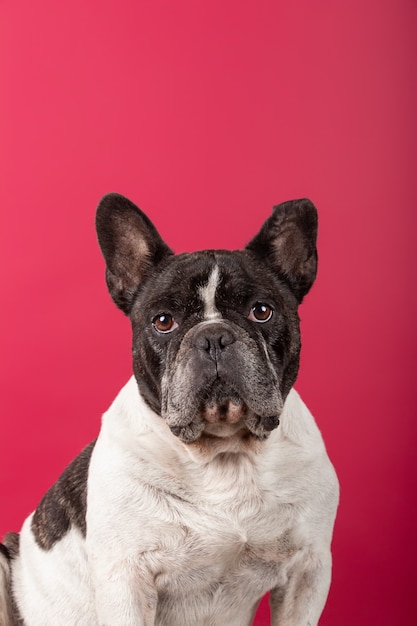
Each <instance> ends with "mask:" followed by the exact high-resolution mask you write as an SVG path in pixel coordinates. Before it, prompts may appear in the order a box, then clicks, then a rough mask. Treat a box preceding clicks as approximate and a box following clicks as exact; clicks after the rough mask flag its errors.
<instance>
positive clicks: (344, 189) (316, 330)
mask: <svg viewBox="0 0 417 626" xmlns="http://www.w3.org/2000/svg"><path fill="white" fill-rule="evenodd" d="M416 65H417V4H416V2H414V1H413V0H368V1H367V2H363V1H359V0H352V1H350V2H338V1H337V0H334V1H333V2H332V1H330V0H329V1H327V2H326V1H323V0H317V1H316V2H311V1H309V0H304V1H303V0H295V1H291V2H290V1H289V0H288V1H277V0H275V1H272V0H270V1H268V0H264V1H262V2H255V0H253V1H246V0H245V1H242V0H240V1H237V0H236V1H227V0H226V1H225V0H223V1H221V2H220V1H217V0H211V1H210V2H203V1H201V2H200V1H192V0H189V1H182V0H179V1H177V2H168V1H165V0H158V1H157V2H144V1H143V2H142V1H133V0H130V1H129V0H125V1H121V2H116V1H115V0H107V1H103V0H100V1H98V0H96V1H95V0H91V1H86V0H73V2H67V3H62V2H55V1H53V0H51V1H49V2H47V1H44V0H40V1H39V2H32V1H30V0H14V1H11V0H4V1H3V2H1V3H0V72H1V77H0V78H1V93H0V189H1V195H0V197H1V202H2V207H1V217H0V219H1V225H0V226H1V227H0V255H1V262H0V272H1V291H2V304H1V307H0V335H1V337H0V342H1V365H0V368H1V383H0V384H1V423H0V437H1V448H0V450H1V451H0V493H1V498H0V534H3V533H5V532H6V531H7V530H10V529H19V527H20V525H21V523H22V521H23V518H24V516H25V515H27V514H28V513H29V512H30V511H31V510H32V509H33V508H34V507H35V506H36V504H37V502H38V500H39V499H40V497H41V495H42V494H43V492H44V491H45V490H46V489H47V487H48V486H49V485H50V484H51V483H52V482H53V481H54V480H55V478H56V477H57V476H58V475H59V473H60V472H61V471H62V469H63V468H64V466H65V465H66V464H67V463H68V462H69V460H70V459H71V458H73V457H74V456H75V455H76V454H77V453H78V452H79V451H80V449H81V448H82V447H83V446H84V445H85V444H86V443H88V442H89V441H90V440H91V439H92V438H94V437H95V436H96V433H97V431H98V428H99V424H100V415H101V413H102V412H103V411H104V410H105V409H106V408H107V406H108V404H109V403H110V401H111V400H112V398H113V397H114V395H115V394H116V392H117V391H118V389H119V387H120V386H121V385H122V384H123V383H124V382H125V381H126V379H127V377H128V376H129V375H130V371H131V368H130V345H129V343H130V330H129V324H128V321H127V320H126V319H124V318H123V315H122V314H121V313H120V312H118V311H117V310H116V308H115V307H114V305H113V304H112V303H111V301H110V298H109V296H108V294H107V292H106V288H105V283H104V278H103V271H104V267H103V262H102V259H101V256H100V253H99V250H98V247H97V244H96V240H95V232H94V211H95V206H96V204H97V202H98V200H99V198H100V197H101V196H102V195H103V194H104V193H106V192H108V191H119V192H121V193H124V194H125V195H128V196H129V197H131V199H132V200H134V201H135V202H137V203H138V204H139V205H140V206H141V208H143V209H144V210H145V211H147V212H148V214H149V215H150V217H151V218H152V219H153V220H154V221H155V222H156V224H157V226H158V227H159V230H160V232H161V233H162V235H163V236H164V237H165V238H166V239H167V240H168V241H169V243H170V245H171V246H173V247H174V249H176V250H177V251H184V250H193V249H198V248H202V247H228V248H230V247H232V248H233V247H239V246H242V245H244V244H245V243H246V242H247V241H248V240H249V238H250V237H251V236H252V235H253V234H254V233H255V232H256V230H257V229H258V228H259V227H260V225H261V223H262V221H263V220H264V219H265V218H266V217H267V216H268V215H269V213H270V210H271V207H272V205H273V204H274V203H278V202H280V201H282V200H285V199H289V198H294V197H300V196H308V197H310V198H311V199H312V200H313V201H314V202H315V203H316V205H317V207H318V209H319V214H320V236H319V251H320V267H319V277H318V280H317V283H316V285H315V287H314V288H313V290H312V292H311V294H310V295H309V296H308V297H307V299H306V301H305V304H303V305H302V309H301V317H302V330H303V338H304V348H303V355H302V369H301V372H300V376H299V380H298V385H297V386H298V389H299V391H300V392H301V393H302V395H303V397H304V399H305V400H306V401H307V403H308V404H309V406H310V407H311V409H312V410H313V412H314V414H315V415H316V418H317V421H318V423H319V425H320V427H321V429H322V432H323V434H324V436H325V439H326V442H327V446H328V450H329V453H330V455H331V457H332V459H333V461H334V464H335V466H336V468H337V471H338V474H339V477H340V481H341V494H342V497H341V506H340V511H339V516H338V519H337V524H336V530H335V537H334V543H333V552H334V577H333V584H332V588H331V592H330V596H329V601H328V604H327V607H326V609H325V612H324V614H323V617H322V620H321V624H322V625H329V626H352V624H354V625H355V626H369V625H373V624H378V625H379V626H384V625H388V624H389V625H392V624H401V626H411V624H415V619H416V615H417V610H416V609H417V607H416V593H415V590H416V582H417V581H416V567H415V559H416V532H415V529H416V522H417V515H416V487H417V485H416V482H417V481H416V472H415V470H416V463H415V449H416V432H417V429H416V417H417V415H416V408H415V407H416V383H415V373H416V353H417V351H416V347H417V346H416V331H415V319H416V309H417V306H416V295H415V282H416V281H415V271H414V270H415V267H414V262H415V233H416V217H415V211H416V205H415V202H416V200H415V199H416V191H417V189H416V187H417V184H416V163H417V159H416V156H417V151H416V142H417V132H416V131H417V129H416V126H417V122H416V117H417V116H416V111H417V88H416V84H417V83H416ZM268 619H269V618H268V610H267V606H266V604H265V603H264V604H263V605H262V607H261V609H260V611H259V614H258V616H257V618H256V624H257V626H261V625H262V624H268Z"/></svg>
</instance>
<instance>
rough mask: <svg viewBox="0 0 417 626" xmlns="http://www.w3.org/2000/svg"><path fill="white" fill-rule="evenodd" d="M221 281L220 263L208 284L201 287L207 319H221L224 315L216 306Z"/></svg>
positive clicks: (215, 267) (213, 271) (214, 269)
mask: <svg viewBox="0 0 417 626" xmlns="http://www.w3.org/2000/svg"><path fill="white" fill-rule="evenodd" d="M219 282H220V271H219V267H218V265H215V266H214V268H213V270H212V272H211V274H210V276H209V278H208V281H207V284H206V285H204V286H203V287H200V289H199V294H200V298H201V300H202V301H203V304H204V319H205V320H217V319H221V317H222V315H221V313H220V311H219V310H218V309H217V307H216V289H217V287H218V286H219Z"/></svg>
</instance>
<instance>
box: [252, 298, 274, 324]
mask: <svg viewBox="0 0 417 626" xmlns="http://www.w3.org/2000/svg"><path fill="white" fill-rule="evenodd" d="M273 312H274V310H273V308H272V307H270V306H269V304H264V303H263V302H256V304H254V305H253V307H252V308H251V310H250V313H249V315H248V317H249V319H250V320H252V322H261V324H263V323H264V322H269V320H270V319H271V317H272V314H273Z"/></svg>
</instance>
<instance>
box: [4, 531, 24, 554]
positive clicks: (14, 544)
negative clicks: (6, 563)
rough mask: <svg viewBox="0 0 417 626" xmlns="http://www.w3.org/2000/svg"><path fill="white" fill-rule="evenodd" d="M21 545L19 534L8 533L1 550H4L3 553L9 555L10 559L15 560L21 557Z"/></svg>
mask: <svg viewBox="0 0 417 626" xmlns="http://www.w3.org/2000/svg"><path fill="white" fill-rule="evenodd" d="M19 544H20V539H19V533H7V535H6V536H5V538H4V545H1V544H0V548H4V550H2V552H3V553H5V552H6V553H7V554H6V556H7V558H8V559H15V558H16V557H17V556H19V547H20V546H19Z"/></svg>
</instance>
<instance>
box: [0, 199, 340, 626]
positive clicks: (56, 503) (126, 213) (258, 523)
mask: <svg viewBox="0 0 417 626" xmlns="http://www.w3.org/2000/svg"><path fill="white" fill-rule="evenodd" d="M96 225H97V234H98V240H99V244H100V247H101V250H102V253H103V256H104V259H105V262H106V279H107V285H108V288H109V291H110V294H111V296H112V298H113V300H114V302H115V303H116V305H117V306H118V307H120V309H121V310H122V311H123V312H124V313H125V314H126V315H127V316H128V317H129V318H130V321H131V324H132V329H133V349H132V352H133V372H134V376H132V378H131V379H130V380H129V381H128V383H127V384H126V385H125V386H124V387H123V388H122V390H121V391H120V393H119V394H118V396H117V397H116V399H115V400H114V402H113V404H112V405H111V407H110V408H109V409H108V411H107V412H106V413H105V414H104V416H103V420H102V426H101V430H100V433H99V436H98V438H97V440H96V441H94V442H93V443H91V444H90V445H89V446H87V447H86V448H85V449H84V451H83V452H81V454H80V455H79V456H78V457H76V458H75V460H74V461H73V462H72V463H71V464H70V465H69V467H67V469H66V470H65V471H64V473H63V474H62V476H61V477H60V478H59V479H58V481H57V482H56V483H55V484H54V485H53V486H52V487H51V489H50V490H49V491H48V492H47V493H46V495H45V496H44V497H43V499H42V500H41V502H40V504H39V506H38V507H37V509H36V510H35V511H34V512H33V513H32V514H31V515H30V516H29V517H28V518H27V519H26V521H25V522H24V524H23V527H22V529H21V531H20V533H19V534H17V533H9V535H6V538H5V540H4V545H2V547H1V551H0V573H1V575H0V603H1V609H0V624H1V625H2V626H12V625H16V624H24V625H25V626H203V625H204V626H249V625H250V624H252V622H253V619H254V615H255V613H256V610H257V607H258V605H259V602H260V600H261V599H262V597H263V596H264V595H265V594H266V593H267V592H270V606H271V623H272V625H273V626H278V625H279V626H314V625H315V624H317V623H318V621H319V617H320V614H321V613H322V610H323V607H324V605H325V602H326V598H327V594H328V590H329V585H330V579H331V562H332V559H331V550H330V545H331V539H332V533H333V525H334V520H335V515H336V509H337V504H338V481H337V477H336V474H335V471H334V468H333V466H332V464H331V462H330V461H329V458H328V455H327V453H326V449H325V446H324V443H323V440H322V437H321V434H320V432H319V429H318V427H317V426H316V423H315V421H314V419H313V416H312V415H311V413H310V412H309V410H308V409H307V407H306V405H305V404H304V403H303V402H302V400H301V398H300V396H299V395H298V394H297V392H296V391H295V390H294V388H293V385H294V382H295V380H296V377H297V373H298V369H299V357H300V328H299V317H298V306H299V304H300V303H301V301H302V300H303V297H304V296H305V294H306V293H307V292H308V291H309V289H310V287H311V285H312V283H313V281H314V279H315V276H316V269H317V252H316V236H317V212H316V209H315V207H314V205H313V204H312V203H311V202H310V201H309V200H306V199H304V200H294V201H290V202H284V203H282V204H280V205H278V206H276V207H274V210H273V213H272V215H271V216H270V217H269V219H267V221H266V222H265V223H264V224H263V226H262V228H261V230H260V231H259V232H258V234H257V235H256V236H255V237H254V238H253V239H252V240H251V241H250V242H249V243H248V245H247V246H246V248H245V249H243V250H238V251H227V250H205V251H200V252H194V253H184V254H179V255H174V253H173V252H172V251H171V249H170V248H169V247H168V245H167V244H166V243H165V242H164V241H163V240H162V238H161V237H160V235H159V234H158V232H157V230H156V228H155V227H154V225H153V224H152V223H151V221H150V220H149V219H148V217H147V216H146V215H145V214H144V213H142V211H141V210H140V209H138V208H137V207H136V206H135V205H134V204H133V203H132V202H130V201H129V200H128V199H126V198H124V197H123V196H121V195H118V194H109V195H107V196H105V197H104V198H103V199H102V200H101V202H100V204H99V206H98V209H97V218H96Z"/></svg>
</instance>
